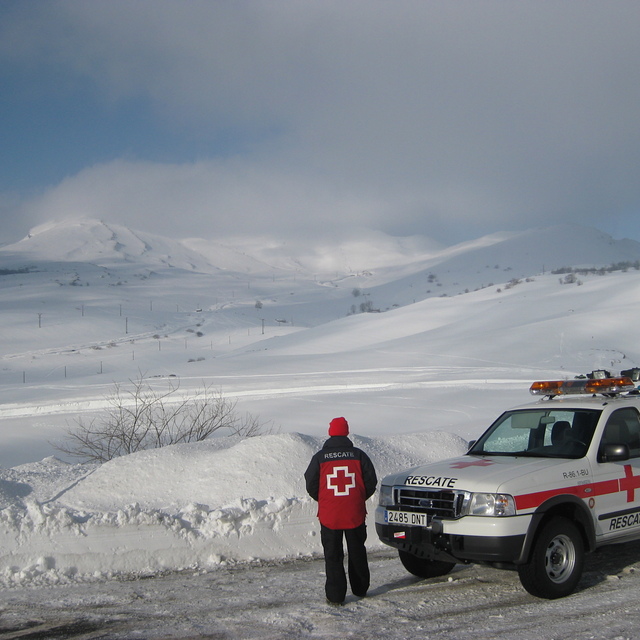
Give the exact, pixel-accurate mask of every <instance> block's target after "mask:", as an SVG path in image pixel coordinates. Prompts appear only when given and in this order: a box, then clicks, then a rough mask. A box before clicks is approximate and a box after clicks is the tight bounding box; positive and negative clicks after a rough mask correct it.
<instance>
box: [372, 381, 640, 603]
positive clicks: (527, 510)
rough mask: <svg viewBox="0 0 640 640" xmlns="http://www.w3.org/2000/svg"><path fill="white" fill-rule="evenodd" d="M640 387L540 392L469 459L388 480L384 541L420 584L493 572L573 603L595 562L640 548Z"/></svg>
mask: <svg viewBox="0 0 640 640" xmlns="http://www.w3.org/2000/svg"><path fill="white" fill-rule="evenodd" d="M639 378H640V369H632V370H628V371H623V372H622V373H621V374H620V376H618V377H612V376H611V374H610V373H609V372H607V371H594V372H592V373H591V374H589V375H588V376H581V377H580V378H579V379H574V380H554V381H539V382H534V383H533V384H532V385H531V388H530V392H531V393H532V394H533V395H536V396H540V398H539V399H538V400H537V401H536V402H533V403H531V404H527V405H523V406H520V407H516V408H514V409H511V410H509V411H506V412H505V413H503V414H502V415H501V416H500V417H499V418H498V419H497V420H496V421H495V422H494V423H493V424H492V425H491V426H490V427H489V428H488V429H487V430H486V431H485V433H484V434H483V435H482V436H481V437H480V438H479V439H478V440H477V441H475V442H472V443H470V448H469V451H468V452H467V453H466V454H465V455H464V456H462V457H459V458H454V459H449V460H444V461H441V462H436V463H431V464H425V465H422V466H419V467H415V468H413V469H408V470H406V471H401V472H399V473H396V474H393V475H390V476H387V477H386V478H384V479H383V480H382V486H381V490H380V500H379V505H378V507H377V508H376V513H375V522H376V531H377V534H378V537H379V538H380V540H381V541H382V542H384V543H386V544H388V545H390V546H392V547H395V548H396V549H398V553H399V556H400V560H401V562H402V564H403V565H404V567H405V568H406V569H407V570H408V571H409V572H410V573H412V574H414V575H416V576H419V577H424V578H428V577H435V576H442V575H445V574H447V573H448V572H450V571H451V570H452V569H453V567H454V566H455V565H456V564H459V563H463V564H468V563H486V564H490V565H492V566H494V567H496V568H504V569H515V570H517V572H518V574H519V577H520V581H521V583H522V585H523V587H524V588H525V589H526V590H527V591H528V592H529V593H531V594H533V595H534V596H537V597H541V598H549V599H552V598H560V597H564V596H567V595H569V594H571V593H572V592H573V591H574V590H575V589H576V587H577V585H578V583H579V581H580V578H581V575H582V570H583V565H584V557H585V554H586V553H588V552H592V551H594V550H595V549H597V548H598V547H601V546H603V545H607V544H613V543H621V542H627V541H630V540H637V539H640V393H639V392H638V390H637V389H636V383H637V381H638V379H639ZM634 380H635V382H634Z"/></svg>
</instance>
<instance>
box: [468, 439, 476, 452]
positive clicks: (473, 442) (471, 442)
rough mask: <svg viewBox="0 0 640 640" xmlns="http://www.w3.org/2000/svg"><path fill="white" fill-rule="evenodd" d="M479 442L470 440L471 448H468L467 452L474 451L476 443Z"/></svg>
mask: <svg viewBox="0 0 640 640" xmlns="http://www.w3.org/2000/svg"><path fill="white" fill-rule="evenodd" d="M476 442H478V441H477V440H469V446H468V447H467V451H471V449H473V447H474V445H475V443H476Z"/></svg>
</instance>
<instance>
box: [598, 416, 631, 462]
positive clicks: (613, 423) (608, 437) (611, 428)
mask: <svg viewBox="0 0 640 640" xmlns="http://www.w3.org/2000/svg"><path fill="white" fill-rule="evenodd" d="M602 444H626V445H628V447H629V455H630V456H631V457H632V458H638V457H640V418H639V416H638V411H637V410H636V409H634V408H633V407H625V408H624V409H618V410H617V411H614V412H613V413H612V414H611V415H610V416H609V419H608V420H607V424H606V426H605V428H604V433H603V434H602Z"/></svg>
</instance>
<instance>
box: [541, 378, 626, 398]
mask: <svg viewBox="0 0 640 640" xmlns="http://www.w3.org/2000/svg"><path fill="white" fill-rule="evenodd" d="M635 388H636V386H635V384H634V382H633V380H631V378H629V377H627V376H622V377H620V378H601V379H600V380H589V379H582V380H541V381H539V382H534V383H533V384H532V385H531V387H530V388H529V392H530V393H531V394H532V395H534V396H561V395H570V394H580V393H582V394H590V395H592V394H594V393H604V394H609V393H613V394H615V393H622V392H623V391H632V390H633V389H635Z"/></svg>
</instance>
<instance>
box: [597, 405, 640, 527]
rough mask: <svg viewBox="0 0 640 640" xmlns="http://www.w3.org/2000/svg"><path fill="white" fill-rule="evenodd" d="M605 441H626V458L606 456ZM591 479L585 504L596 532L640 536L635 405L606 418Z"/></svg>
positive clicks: (639, 422) (639, 436) (639, 427)
mask: <svg viewBox="0 0 640 640" xmlns="http://www.w3.org/2000/svg"><path fill="white" fill-rule="evenodd" d="M607 444H609V445H626V447H628V451H629V457H628V459H621V460H609V459H607V458H606V457H605V454H604V452H605V445H607ZM593 480H594V484H593V492H592V493H593V495H592V497H591V498H590V499H589V506H590V507H591V508H592V509H593V510H594V514H595V516H596V518H595V525H596V536H598V537H599V538H601V539H615V538H632V537H636V536H640V414H639V413H638V411H637V409H635V407H624V408H621V409H617V410H616V411H614V412H612V413H611V414H610V416H609V418H608V419H607V423H606V425H605V428H604V431H603V432H602V438H601V441H600V445H599V449H598V459H597V462H596V468H595V469H594V478H593Z"/></svg>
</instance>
